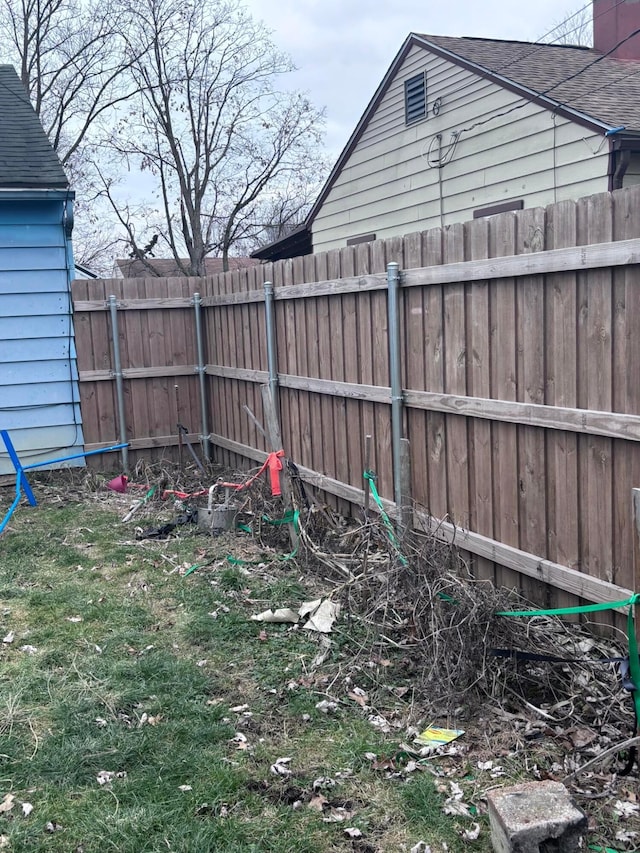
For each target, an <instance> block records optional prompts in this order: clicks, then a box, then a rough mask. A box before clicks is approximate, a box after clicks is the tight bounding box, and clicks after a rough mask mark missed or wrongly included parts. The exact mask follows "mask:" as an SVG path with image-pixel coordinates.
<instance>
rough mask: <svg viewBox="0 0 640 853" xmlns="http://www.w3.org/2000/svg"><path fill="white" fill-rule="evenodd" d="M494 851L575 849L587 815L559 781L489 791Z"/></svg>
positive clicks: (572, 852) (561, 852)
mask: <svg viewBox="0 0 640 853" xmlns="http://www.w3.org/2000/svg"><path fill="white" fill-rule="evenodd" d="M487 801H488V803H489V821H490V823H491V842H492V844H493V849H494V850H495V851H496V853H578V851H580V850H582V849H583V847H582V838H583V836H584V834H585V833H586V831H587V818H586V816H585V814H584V813H583V812H582V811H581V810H580V809H579V808H577V807H576V806H575V805H574V804H573V802H572V801H571V797H570V796H569V792H568V791H567V789H566V788H565V786H564V785H562V784H561V783H560V782H551V781H545V782H525V783H523V784H521V785H514V786H513V787H511V788H500V789H497V790H494V791H489V793H488V794H487Z"/></svg>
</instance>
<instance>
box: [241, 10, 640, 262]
mask: <svg viewBox="0 0 640 853" xmlns="http://www.w3.org/2000/svg"><path fill="white" fill-rule="evenodd" d="M593 16H594V48H582V47H569V46H564V45H556V44H554V45H550V44H537V43H536V44H533V43H526V42H514V41H498V40H493V39H480V38H453V37H446V36H431V35H421V34H418V33H411V34H410V35H409V36H408V38H407V39H406V41H405V43H404V44H403V45H402V47H401V49H400V51H399V53H398V55H397V56H396V58H395V60H394V61H393V63H392V64H391V67H390V68H389V70H388V71H387V73H386V75H385V77H384V79H383V80H382V82H381V84H380V86H379V87H378V90H377V91H376V93H375V95H374V97H373V99H372V100H371V102H370V104H369V106H368V107H367V109H366V111H365V113H364V115H363V116H362V118H361V119H360V121H359V123H358V125H357V127H356V129H355V130H354V132H353V134H352V136H351V138H350V140H349V142H348V143H347V146H346V148H345V149H344V151H343V152H342V154H341V155H340V157H339V159H338V161H337V163H336V165H335V167H334V168H333V170H332V172H331V174H330V176H329V178H328V180H327V182H326V184H325V186H324V188H323V189H322V191H321V193H320V195H319V197H318V199H317V201H316V202H315V204H314V206H313V208H312V210H311V212H310V214H309V216H308V218H307V220H306V222H305V224H304V226H301V228H299V229H298V231H297V232H296V233H295V234H293V235H290V236H289V237H286V238H283V239H282V240H279V241H277V242H276V243H273V244H271V245H269V246H266V247H264V248H263V249H261V250H259V251H258V252H255V253H254V257H258V258H261V259H263V260H276V259H278V258H284V257H295V256H296V255H303V254H307V253H309V252H311V251H313V252H322V251H325V250H328V249H334V248H339V247H342V246H346V245H349V244H357V243H363V242H369V241H371V240H374V239H381V238H388V237H395V236H401V235H404V234H409V233H411V232H414V231H423V230H425V229H428V228H432V227H434V226H438V225H441V226H446V225H449V224H452V223H455V222H463V221H465V220H469V219H473V218H479V217H483V216H490V215H492V214H494V213H498V212H504V211H508V210H518V209H521V208H529V207H535V206H539V205H547V204H550V203H553V202H556V201H560V200H562V199H577V198H580V197H582V196H588V195H591V194H593V193H598V192H606V191H607V190H613V189H619V188H621V187H626V186H629V185H631V184H635V183H639V182H640V35H638V34H635V35H634V32H635V31H640V2H638V0H594V2H593Z"/></svg>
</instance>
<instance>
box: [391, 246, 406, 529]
mask: <svg viewBox="0 0 640 853" xmlns="http://www.w3.org/2000/svg"><path fill="white" fill-rule="evenodd" d="M399 288H400V272H399V268H398V264H397V263H396V262H395V261H392V262H391V263H389V264H387V305H388V316H389V378H390V381H391V456H392V460H393V499H394V501H395V503H396V508H397V512H398V514H400V509H401V506H402V449H401V448H402V444H401V441H402V403H403V400H402V369H401V363H400V309H399Z"/></svg>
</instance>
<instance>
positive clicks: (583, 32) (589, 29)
mask: <svg viewBox="0 0 640 853" xmlns="http://www.w3.org/2000/svg"><path fill="white" fill-rule="evenodd" d="M592 8H593V7H592V4H591V3H588V4H587V5H586V6H582V7H581V8H580V9H578V10H577V11H575V12H566V13H565V14H564V15H563V16H562V17H561V18H559V19H557V20H556V22H555V24H554V27H553V29H552V30H551V31H550V32H549V33H548V34H547V35H546V36H545V37H544V38H543V41H545V42H552V43H553V44H572V45H577V46H579V47H591V46H592V45H593V26H592V23H593V22H592V14H593V12H592Z"/></svg>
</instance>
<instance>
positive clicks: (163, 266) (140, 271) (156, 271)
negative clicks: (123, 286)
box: [116, 257, 260, 278]
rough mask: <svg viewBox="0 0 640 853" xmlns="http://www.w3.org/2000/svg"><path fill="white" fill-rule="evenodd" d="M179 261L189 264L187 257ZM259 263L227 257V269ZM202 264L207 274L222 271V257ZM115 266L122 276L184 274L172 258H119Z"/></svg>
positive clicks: (178, 275) (208, 259) (172, 275)
mask: <svg viewBox="0 0 640 853" xmlns="http://www.w3.org/2000/svg"><path fill="white" fill-rule="evenodd" d="M181 261H182V263H183V264H184V265H185V266H188V265H189V260H188V258H184V259H181ZM259 263H260V261H258V260H256V259H254V258H247V257H240V258H229V269H230V270H239V269H244V268H245V267H254V266H256V265H257V264H259ZM204 264H205V269H206V274H207V275H216V273H220V272H222V271H223V270H222V258H205V259H204ZM149 266H151V267H152V269H153V273H150V270H149ZM116 267H117V268H118V270H119V272H120V275H121V276H122V278H147V277H148V276H149V275H150V274H151V275H157V276H158V278H173V277H180V276H183V275H184V273H183V272H182V270H181V269H180V267H179V266H178V264H177V263H176V262H175V260H174V259H173V258H147V259H146V262H143V261H139V260H136V259H134V258H132V259H129V258H126V259H122V258H119V259H118V260H117V261H116Z"/></svg>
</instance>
